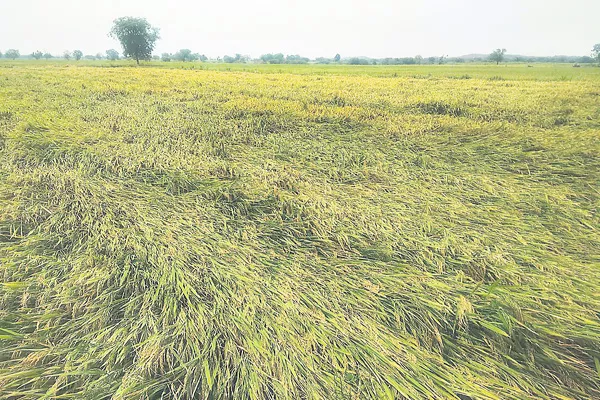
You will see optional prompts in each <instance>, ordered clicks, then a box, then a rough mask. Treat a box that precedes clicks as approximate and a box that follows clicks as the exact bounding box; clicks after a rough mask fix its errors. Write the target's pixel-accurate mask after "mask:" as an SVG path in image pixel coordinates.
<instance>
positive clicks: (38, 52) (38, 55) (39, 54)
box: [31, 50, 44, 60]
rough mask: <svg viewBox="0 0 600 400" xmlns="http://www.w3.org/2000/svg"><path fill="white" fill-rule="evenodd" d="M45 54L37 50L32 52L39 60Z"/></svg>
mask: <svg viewBox="0 0 600 400" xmlns="http://www.w3.org/2000/svg"><path fill="white" fill-rule="evenodd" d="M43 56H44V53H42V52H41V51H39V50H37V51H34V52H33V53H31V57H33V58H35V59H36V60H39V59H40V58H42V57H43Z"/></svg>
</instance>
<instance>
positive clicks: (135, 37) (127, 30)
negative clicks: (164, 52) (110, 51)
mask: <svg viewBox="0 0 600 400" xmlns="http://www.w3.org/2000/svg"><path fill="white" fill-rule="evenodd" d="M158 32H159V30H158V28H155V27H153V26H152V25H150V23H149V22H148V21H146V19H145V18H133V17H122V18H118V19H116V20H115V21H114V25H113V27H112V30H111V31H110V36H111V37H113V38H115V39H118V40H119V42H121V46H123V55H125V57H131V58H133V59H134V60H135V61H136V62H137V63H138V64H139V63H140V60H150V59H151V58H152V51H153V50H154V46H155V44H156V41H157V40H158V39H159V38H160V36H159V33H158Z"/></svg>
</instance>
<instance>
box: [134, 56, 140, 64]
mask: <svg viewBox="0 0 600 400" xmlns="http://www.w3.org/2000/svg"><path fill="white" fill-rule="evenodd" d="M135 62H137V65H140V59H139V58H137V57H136V58H135Z"/></svg>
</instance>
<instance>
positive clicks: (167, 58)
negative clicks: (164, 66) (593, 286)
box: [160, 53, 171, 62]
mask: <svg viewBox="0 0 600 400" xmlns="http://www.w3.org/2000/svg"><path fill="white" fill-rule="evenodd" d="M160 59H161V60H163V61H164V62H169V61H171V55H170V54H169V53H162V55H161V56H160Z"/></svg>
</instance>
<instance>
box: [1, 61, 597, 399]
mask: <svg viewBox="0 0 600 400" xmlns="http://www.w3.org/2000/svg"><path fill="white" fill-rule="evenodd" d="M599 84H600V69H599V68H592V67H586V68H571V67H570V66H564V65H562V66H551V65H544V66H540V65H535V66H534V68H528V67H527V66H526V65H510V66H502V67H496V66H491V65H487V66H427V67H418V66H411V67H387V66H386V67H372V66H364V67H363V66H359V67H350V66H342V65H322V66H311V65H294V66H291V65H260V66H257V65H243V64H235V63H234V64H193V63H183V62H181V63H175V62H172V63H164V62H161V61H158V62H150V63H148V64H147V65H145V66H144V67H142V68H140V67H135V65H134V64H132V63H131V62H128V61H118V62H117V61H113V62H111V61H86V60H82V61H80V62H78V63H77V64H76V65H75V63H74V62H65V61H50V62H44V61H39V62H34V61H30V62H24V61H9V60H4V61H2V62H0V398H2V399H40V398H48V399H54V398H56V399H59V398H60V399H63V398H73V399H108V398H115V399H139V398H146V399H192V398H194V399H195V398H212V399H221V398H235V399H272V398H277V399H285V398H289V399H303V398H306V399H317V398H322V399H357V398H383V399H386V398H387V399H402V398H410V399H428V398H455V399H594V398H599V397H600V384H599V375H600V314H599V313H598V310H600V296H599V295H598V283H599V282H600V268H599V266H600V258H599V254H600V232H599V230H598V227H599V226H600V216H599V214H598V206H599V205H600V185H599V181H598V177H599V176H600V158H599V156H598V155H599V154H600V134H599V132H600V109H599V108H598V102H599V99H600V89H599V87H600V85H599Z"/></svg>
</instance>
